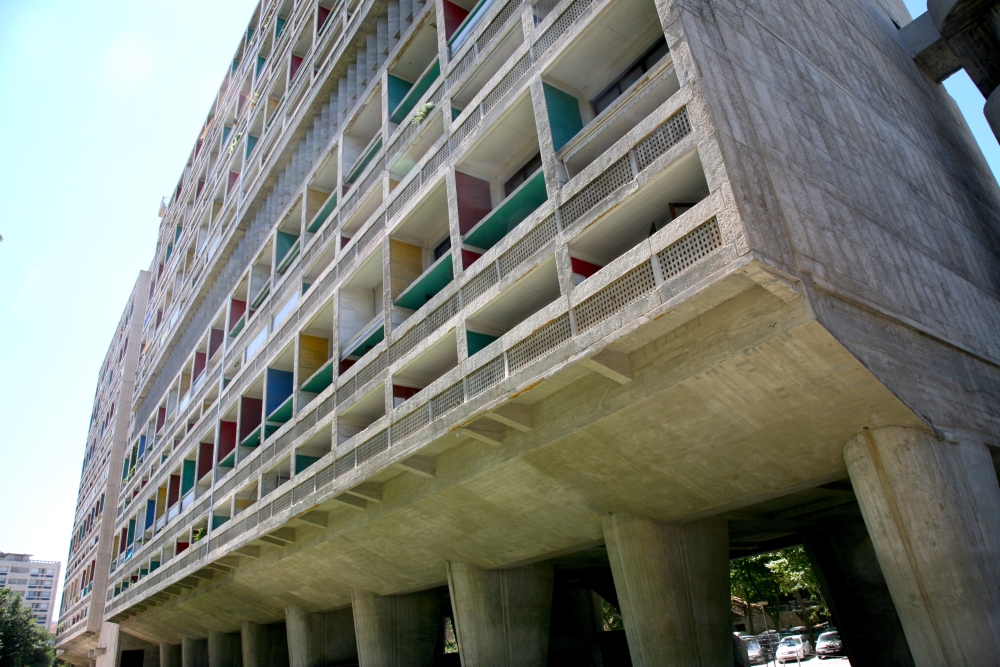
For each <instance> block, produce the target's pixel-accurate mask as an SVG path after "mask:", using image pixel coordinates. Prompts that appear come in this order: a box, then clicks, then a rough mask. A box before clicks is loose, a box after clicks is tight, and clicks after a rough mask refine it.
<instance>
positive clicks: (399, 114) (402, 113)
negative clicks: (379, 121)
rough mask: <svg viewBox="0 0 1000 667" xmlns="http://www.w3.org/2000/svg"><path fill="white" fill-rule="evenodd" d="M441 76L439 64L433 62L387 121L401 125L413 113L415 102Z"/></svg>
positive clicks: (390, 106)
mask: <svg viewBox="0 0 1000 667" xmlns="http://www.w3.org/2000/svg"><path fill="white" fill-rule="evenodd" d="M440 75H441V64H440V63H439V62H438V61H437V60H435V61H434V64H433V65H431V68H430V69H429V70H427V73H426V74H425V75H424V76H423V78H422V79H420V82H419V83H418V84H417V85H415V86H413V89H412V90H410V92H409V93H408V94H407V95H406V97H405V98H404V99H403V100H402V102H400V104H399V107H397V108H396V110H395V111H394V112H393V113H392V117H391V118H390V119H389V120H391V121H392V122H393V123H402V122H403V121H404V120H406V117H407V116H408V115H410V112H411V111H413V107H415V106H416V105H417V101H418V100H419V99H420V98H421V97H423V95H424V93H426V92H427V89H428V88H430V87H431V84H432V83H434V82H435V81H437V78H438V76H440ZM389 108H390V109H391V108H393V107H392V103H390V104H389Z"/></svg>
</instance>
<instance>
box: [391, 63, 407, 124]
mask: <svg viewBox="0 0 1000 667" xmlns="http://www.w3.org/2000/svg"><path fill="white" fill-rule="evenodd" d="M411 88H413V84H412V83H410V82H409V81H406V80H404V79H400V78H399V77H398V76H393V75H392V74H390V75H389V86H388V90H387V92H388V93H389V108H390V109H395V108H396V107H398V106H399V103H400V102H402V101H403V98H404V97H406V93H408V92H410V89H411ZM397 122H398V121H397Z"/></svg>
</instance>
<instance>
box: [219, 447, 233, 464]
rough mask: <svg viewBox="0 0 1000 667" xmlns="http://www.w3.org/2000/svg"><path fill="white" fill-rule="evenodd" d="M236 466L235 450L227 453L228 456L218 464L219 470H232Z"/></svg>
mask: <svg viewBox="0 0 1000 667" xmlns="http://www.w3.org/2000/svg"><path fill="white" fill-rule="evenodd" d="M235 465H236V450H235V449H234V450H233V451H231V452H229V456H227V457H226V458H224V459H222V460H221V461H220V462H219V467H220V468H232V467H234V466H235Z"/></svg>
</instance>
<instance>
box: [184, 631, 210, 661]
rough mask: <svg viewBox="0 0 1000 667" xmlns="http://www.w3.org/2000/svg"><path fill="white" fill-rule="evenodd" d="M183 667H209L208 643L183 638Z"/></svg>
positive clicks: (191, 638)
mask: <svg viewBox="0 0 1000 667" xmlns="http://www.w3.org/2000/svg"><path fill="white" fill-rule="evenodd" d="M181 667H208V641H207V640H205V639H195V638H193V637H181Z"/></svg>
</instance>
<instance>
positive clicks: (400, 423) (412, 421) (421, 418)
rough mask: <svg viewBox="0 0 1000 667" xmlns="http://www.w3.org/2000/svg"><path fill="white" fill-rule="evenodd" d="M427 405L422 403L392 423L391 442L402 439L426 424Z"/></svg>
mask: <svg viewBox="0 0 1000 667" xmlns="http://www.w3.org/2000/svg"><path fill="white" fill-rule="evenodd" d="M427 422H428V419H427V406H426V405H423V406H421V407H419V408H417V409H416V410H414V411H413V412H411V413H410V414H408V415H406V416H404V417H401V418H399V419H397V420H396V421H394V422H393V423H392V426H391V427H390V428H391V429H392V442H393V444H395V443H397V442H400V441H401V440H404V439H406V438H408V437H410V436H411V435H413V434H414V433H416V432H417V431H419V430H420V429H422V428H423V427H425V426H427Z"/></svg>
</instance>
